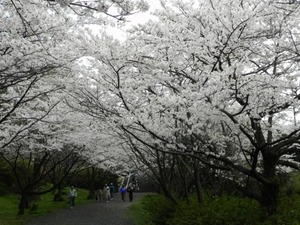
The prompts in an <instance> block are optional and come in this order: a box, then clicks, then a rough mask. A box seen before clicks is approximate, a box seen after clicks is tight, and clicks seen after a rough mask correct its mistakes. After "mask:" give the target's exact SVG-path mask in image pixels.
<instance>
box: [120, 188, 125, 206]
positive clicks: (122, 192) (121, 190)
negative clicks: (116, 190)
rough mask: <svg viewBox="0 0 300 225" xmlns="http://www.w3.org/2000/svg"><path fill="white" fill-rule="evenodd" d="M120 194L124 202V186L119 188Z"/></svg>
mask: <svg viewBox="0 0 300 225" xmlns="http://www.w3.org/2000/svg"><path fill="white" fill-rule="evenodd" d="M120 192H121V197H122V201H123V202H125V195H126V188H125V186H124V185H122V187H121V188H120Z"/></svg>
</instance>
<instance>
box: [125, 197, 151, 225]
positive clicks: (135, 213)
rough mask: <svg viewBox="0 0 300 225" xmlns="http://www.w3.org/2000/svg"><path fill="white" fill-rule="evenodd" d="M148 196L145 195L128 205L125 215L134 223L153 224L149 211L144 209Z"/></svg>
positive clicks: (138, 224) (137, 224)
mask: <svg viewBox="0 0 300 225" xmlns="http://www.w3.org/2000/svg"><path fill="white" fill-rule="evenodd" d="M150 196H152V195H146V196H145V197H143V198H142V199H139V200H138V201H136V202H135V203H134V204H133V205H131V206H130V207H129V209H128V214H127V215H128V217H129V218H130V219H132V220H133V222H134V224H135V225H155V223H154V222H153V219H152V215H151V213H150V212H149V211H148V210H147V209H146V205H147V204H148V198H149V197H150Z"/></svg>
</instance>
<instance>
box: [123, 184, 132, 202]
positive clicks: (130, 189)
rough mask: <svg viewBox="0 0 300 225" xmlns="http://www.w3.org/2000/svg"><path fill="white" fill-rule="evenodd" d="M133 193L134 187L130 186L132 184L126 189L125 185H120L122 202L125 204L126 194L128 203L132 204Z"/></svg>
mask: <svg viewBox="0 0 300 225" xmlns="http://www.w3.org/2000/svg"><path fill="white" fill-rule="evenodd" d="M133 192H134V186H132V184H129V185H128V187H127V188H126V187H125V185H122V187H121V188H120V193H121V198H122V201H123V202H125V199H126V193H128V197H129V201H130V202H132V200H133Z"/></svg>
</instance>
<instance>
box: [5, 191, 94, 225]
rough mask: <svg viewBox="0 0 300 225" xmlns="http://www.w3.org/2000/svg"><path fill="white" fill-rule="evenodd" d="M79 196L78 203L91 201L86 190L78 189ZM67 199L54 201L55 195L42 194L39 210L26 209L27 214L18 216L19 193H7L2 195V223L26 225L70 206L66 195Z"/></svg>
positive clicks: (6, 224)
mask: <svg viewBox="0 0 300 225" xmlns="http://www.w3.org/2000/svg"><path fill="white" fill-rule="evenodd" d="M77 193H78V197H77V198H76V205H80V204H84V203H88V202H90V201H89V200H87V199H86V197H87V194H88V193H87V191H86V190H81V189H78V190H77ZM64 198H65V200H64V201H63V202H54V201H53V200H52V199H53V195H52V194H51V193H49V194H45V195H42V196H40V199H39V201H37V202H36V203H35V204H37V206H38V209H37V211H30V210H26V212H25V215H22V216H18V215H17V213H18V204H19V196H18V195H5V196H0V224H1V225H25V224H28V222H29V221H30V220H32V219H34V218H36V217H39V216H42V215H45V214H47V213H49V212H53V211H57V210H59V209H64V208H68V207H69V199H68V197H67V196H64Z"/></svg>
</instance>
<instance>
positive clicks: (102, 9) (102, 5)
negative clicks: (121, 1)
mask: <svg viewBox="0 0 300 225" xmlns="http://www.w3.org/2000/svg"><path fill="white" fill-rule="evenodd" d="M97 9H98V11H99V12H104V13H106V12H107V11H108V9H109V5H108V4H107V3H106V2H105V1H100V2H99V3H98V6H97Z"/></svg>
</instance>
